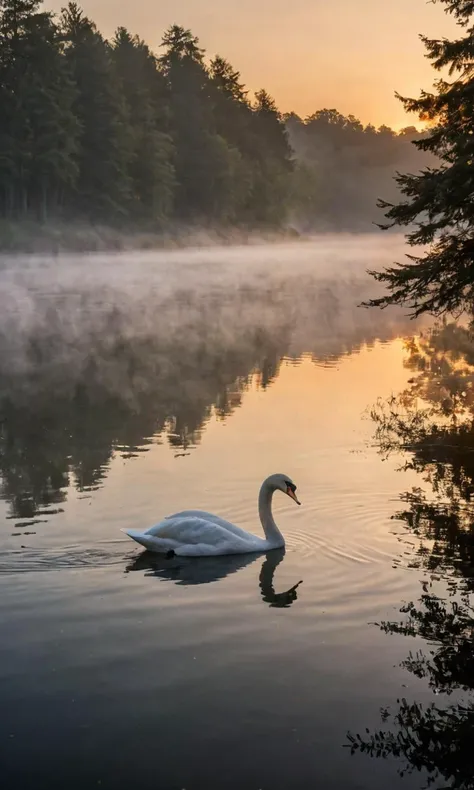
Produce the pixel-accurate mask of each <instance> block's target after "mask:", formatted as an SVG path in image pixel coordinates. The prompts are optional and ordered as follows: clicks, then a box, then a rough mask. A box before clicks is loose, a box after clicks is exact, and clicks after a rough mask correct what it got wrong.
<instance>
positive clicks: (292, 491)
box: [285, 480, 301, 505]
mask: <svg viewBox="0 0 474 790" xmlns="http://www.w3.org/2000/svg"><path fill="white" fill-rule="evenodd" d="M285 487H286V491H285V493H286V494H287V495H288V496H289V497H290V498H291V499H293V500H294V501H295V502H296V504H297V505H301V502H300V501H299V500H298V497H297V496H296V486H295V484H294V483H292V482H291V480H285Z"/></svg>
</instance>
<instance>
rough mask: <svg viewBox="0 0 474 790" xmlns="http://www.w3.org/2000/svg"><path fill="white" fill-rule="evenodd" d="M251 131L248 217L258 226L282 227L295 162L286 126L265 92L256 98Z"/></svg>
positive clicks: (259, 92) (273, 102) (258, 93)
mask: <svg viewBox="0 0 474 790" xmlns="http://www.w3.org/2000/svg"><path fill="white" fill-rule="evenodd" d="M252 127H253V129H252V143H253V146H252V147H253V159H254V183H253V188H252V195H251V200H250V203H249V216H250V217H251V218H252V219H253V220H254V221H256V222H257V223H259V224H263V225H279V224H281V223H282V222H283V220H284V219H285V217H286V214H287V211H288V197H289V194H290V174H291V172H292V169H293V161H292V153H291V148H290V145H289V142H288V134H287V131H286V127H285V122H284V120H283V118H282V116H281V113H280V112H279V111H278V109H277V107H276V104H275V101H274V99H273V98H272V97H271V96H270V95H269V94H268V93H267V91H265V90H261V91H258V92H257V93H256V94H255V105H254V107H253V123H252Z"/></svg>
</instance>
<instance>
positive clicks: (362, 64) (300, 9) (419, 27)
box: [45, 0, 459, 129]
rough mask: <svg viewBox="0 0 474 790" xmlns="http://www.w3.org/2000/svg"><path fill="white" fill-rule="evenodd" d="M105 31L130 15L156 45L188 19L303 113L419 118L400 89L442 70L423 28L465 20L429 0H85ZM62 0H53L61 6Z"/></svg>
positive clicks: (248, 81)
mask: <svg viewBox="0 0 474 790" xmlns="http://www.w3.org/2000/svg"><path fill="white" fill-rule="evenodd" d="M79 4H80V5H81V7H82V8H83V9H84V11H85V13H86V14H87V15H88V16H89V17H90V18H91V19H93V21H94V22H95V23H96V24H97V26H98V28H99V30H100V31H101V32H102V33H103V35H105V36H106V37H107V38H108V37H111V36H112V35H113V32H114V30H115V29H116V28H117V27H118V26H119V25H123V26H124V27H126V28H128V29H129V30H130V31H131V32H132V33H138V34H139V35H140V36H141V37H142V38H143V39H145V41H146V42H147V43H148V44H149V45H150V46H151V48H152V49H153V50H154V51H159V45H160V40H161V37H162V34H163V32H164V30H165V29H166V28H167V27H169V25H171V24H178V25H182V26H183V27H186V28H190V29H191V30H192V32H193V34H194V35H196V36H198V38H199V39H200V43H201V45H202V46H203V47H204V48H205V49H206V51H207V53H208V55H210V56H213V55H216V54H219V55H222V56H223V57H225V58H226V59H227V60H229V61H230V62H231V63H232V65H233V66H234V68H236V69H238V70H239V71H240V73H241V75H242V79H243V82H244V83H245V85H246V86H247V88H248V89H249V90H250V91H251V92H254V91H256V90H259V89H260V88H266V90H268V92H269V93H270V94H271V95H272V96H273V97H274V98H275V100H276V102H277V105H278V107H279V108H280V110H281V111H282V112H290V111H292V110H293V111H295V112H296V113H298V114H299V115H301V116H302V117H306V116H307V115H310V114H311V113H313V112H315V111H316V110H318V109H322V108H324V107H326V108H336V109H338V110H339V111H340V112H342V113H343V114H345V115H348V114H350V113H352V114H353V115H355V116H357V117H358V118H360V120H361V121H362V122H364V123H369V122H370V123H374V124H375V125H376V126H379V125H380V124H383V123H385V124H387V125H388V126H392V127H393V128H396V129H399V128H401V127H403V126H407V125H409V124H414V123H415V124H416V123H417V118H416V117H414V116H411V115H410V116H407V115H406V114H405V113H404V110H403V107H402V105H401V103H400V102H399V101H397V100H396V99H395V97H394V93H395V91H398V92H399V93H400V94H402V95H404V96H410V97H417V96H418V95H419V92H420V90H421V89H422V88H424V89H426V90H430V89H431V87H432V84H433V80H434V79H435V78H436V73H435V72H434V70H433V69H432V67H431V65H430V63H429V61H428V60H426V58H425V57H424V53H425V49H424V47H423V45H422V43H421V42H420V40H419V38H418V36H419V34H420V33H423V34H425V35H427V36H429V37H432V38H442V37H443V36H447V37H451V36H452V35H453V32H454V31H456V30H459V29H458V28H456V25H455V23H454V21H453V20H452V18H451V17H448V16H447V15H446V14H445V13H444V11H443V5H442V4H441V3H436V4H433V3H432V2H428V1H427V0H291V2H288V1H287V0H286V1H284V0H133V2H127V3H118V2H116V0H83V1H82V2H79ZM63 5H65V0H46V2H45V6H46V7H48V8H50V9H52V10H54V11H59V9H60V8H61V6H63Z"/></svg>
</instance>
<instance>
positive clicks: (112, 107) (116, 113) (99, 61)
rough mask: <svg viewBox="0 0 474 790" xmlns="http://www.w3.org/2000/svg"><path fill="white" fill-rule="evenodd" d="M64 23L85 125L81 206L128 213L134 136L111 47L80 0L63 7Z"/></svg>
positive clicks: (93, 213) (101, 211) (86, 210)
mask: <svg viewBox="0 0 474 790" xmlns="http://www.w3.org/2000/svg"><path fill="white" fill-rule="evenodd" d="M61 27H62V31H63V36H64V39H65V42H66V54H65V57H66V61H67V63H68V66H69V68H70V70H71V73H72V74H73V77H74V81H75V84H76V87H77V100H76V102H75V105H74V109H75V113H76V116H77V118H78V120H79V122H80V125H81V138H80V147H79V154H78V165H79V178H78V182H77V208H79V209H80V210H81V211H82V212H83V213H85V214H88V215H89V216H92V217H94V218H95V217H97V216H103V217H107V216H108V217H110V218H111V217H118V216H124V215H126V214H127V213H128V212H129V210H130V208H131V203H132V199H133V197H132V190H131V179H130V172H129V171H130V162H131V160H132V158H133V141H132V130H131V127H130V119H129V115H128V111H127V106H126V103H125V101H124V99H123V96H122V89H121V84H120V80H119V79H118V76H117V74H116V72H115V69H114V64H113V60H112V55H111V51H110V47H109V46H108V44H107V43H106V42H105V41H104V39H103V38H102V36H101V35H100V33H98V31H97V30H96V27H95V25H94V23H93V22H91V21H90V20H89V19H88V18H87V17H86V16H84V14H83V12H82V11H81V9H80V8H79V7H78V6H77V4H76V3H73V2H71V3H69V5H68V6H67V8H65V9H63V12H62V15H61Z"/></svg>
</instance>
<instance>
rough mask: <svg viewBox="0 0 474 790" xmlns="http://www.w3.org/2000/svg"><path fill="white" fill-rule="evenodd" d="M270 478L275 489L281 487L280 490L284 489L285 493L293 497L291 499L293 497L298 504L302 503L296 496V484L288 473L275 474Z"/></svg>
mask: <svg viewBox="0 0 474 790" xmlns="http://www.w3.org/2000/svg"><path fill="white" fill-rule="evenodd" d="M270 479H271V481H272V483H273V485H274V488H275V490H276V489H279V490H280V491H283V493H284V494H286V495H287V496H289V497H291V499H293V500H294V501H295V502H296V504H297V505H301V502H300V501H299V499H298V498H297V496H296V485H295V484H294V482H293V480H292V479H291V477H288V475H273V476H272V477H271V478H270Z"/></svg>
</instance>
